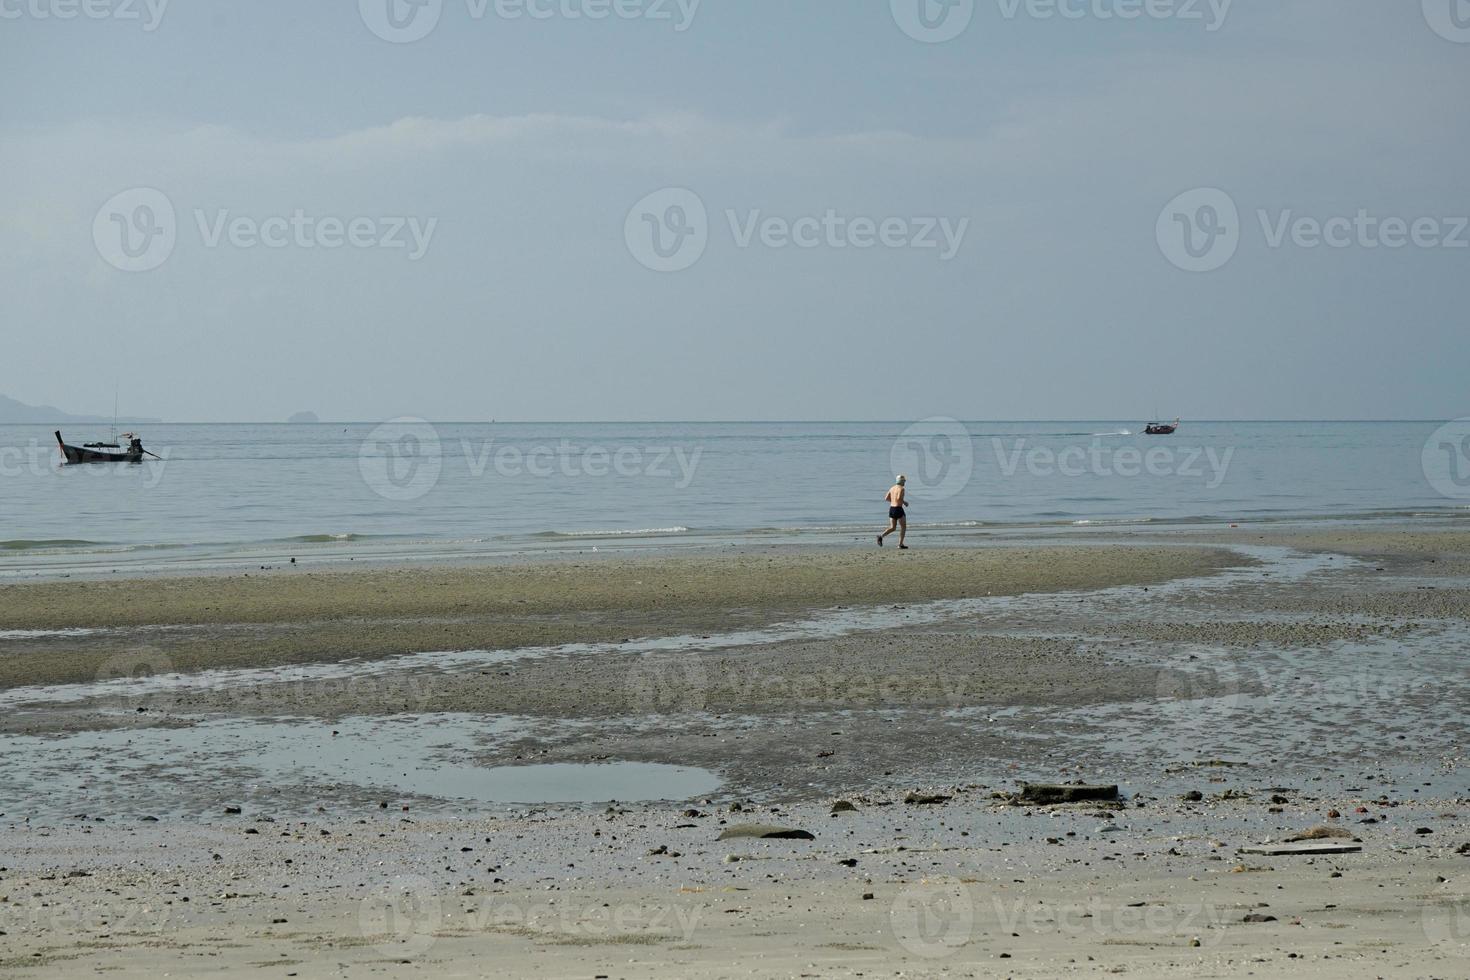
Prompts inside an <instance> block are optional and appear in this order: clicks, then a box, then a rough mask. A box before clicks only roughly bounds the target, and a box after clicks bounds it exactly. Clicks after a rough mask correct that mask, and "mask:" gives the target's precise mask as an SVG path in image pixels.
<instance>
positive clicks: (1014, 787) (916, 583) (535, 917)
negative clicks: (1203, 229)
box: [0, 523, 1470, 978]
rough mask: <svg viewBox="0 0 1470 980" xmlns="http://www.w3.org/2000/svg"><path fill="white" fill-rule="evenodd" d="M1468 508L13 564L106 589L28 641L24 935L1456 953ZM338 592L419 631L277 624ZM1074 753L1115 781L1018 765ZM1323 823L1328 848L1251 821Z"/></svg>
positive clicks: (211, 969) (368, 972) (1198, 971)
mask: <svg viewBox="0 0 1470 980" xmlns="http://www.w3.org/2000/svg"><path fill="white" fill-rule="evenodd" d="M1467 543H1470V539H1467V536H1466V534H1465V532H1464V531H1462V530H1461V529H1460V528H1459V526H1458V525H1457V524H1453V523H1452V524H1447V525H1444V526H1439V525H1428V524H1421V525H1395V526H1393V527H1391V528H1384V527H1362V528H1355V527H1332V528H1324V529H1313V528H1311V527H1293V528H1286V529H1279V530H1274V529H1261V528H1242V529H1229V530H1227V529H1221V530H1220V531H1219V532H1218V533H1201V532H1197V531H1189V532H1179V533H1164V534H1160V533H1159V532H1158V531H1155V530H1148V529H1140V530H1136V531H1128V532H1122V531H1120V532H1111V533H1109V534H1107V535H1106V536H1104V535H1098V534H1091V533H1090V534H1086V535H1080V534H1079V535H1077V536H1070V535H1069V536H1067V538H1066V539H1065V540H1064V541H1060V542H1059V541H1057V540H1043V539H1038V540H1021V541H1008V542H995V541H987V542H986V543H985V546H983V547H979V548H974V549H954V550H946V551H942V552H939V551H936V552H925V551H919V550H916V551H914V552H910V553H906V554H903V555H899V554H896V553H888V552H884V553H881V554H879V553H876V552H873V553H869V552H866V551H862V552H853V553H848V554H843V553H833V552H830V551H795V552H792V551H783V552H776V553H770V554H760V553H742V554H738V555H730V556H693V557H684V558H678V559H671V560H670V561H668V562H653V561H644V560H638V561H629V560H626V559H614V560H610V561H604V560H602V559H590V560H588V561H585V562H577V561H565V560H563V561H561V562H555V563H546V564H540V565H531V564H528V565H525V566H506V567H495V568H461V569H379V570H372V571H367V572H359V573H353V574H348V575H320V574H313V573H310V572H307V573H306V574H302V572H303V571H304V570H302V569H296V570H275V571H272V572H270V573H268V574H267V575H265V576H257V575H255V574H252V575H251V576H250V578H249V580H244V579H243V578H235V579H203V578H195V579H193V580H168V581H164V582H162V583H160V582H159V581H158V580H148V581H142V580H140V581H137V582H119V583H113V582H89V583H71V582H68V583H57V584H49V585H27V586H23V587H16V588H13V589H12V590H10V594H13V595H18V596H20V605H16V606H12V605H10V604H9V603H6V604H5V606H4V608H5V612H4V616H5V617H6V619H5V622H4V624H3V626H0V628H4V629H27V628H28V629H65V628H72V629H75V628H87V627H96V626H99V625H104V624H109V629H112V630H114V631H115V632H112V633H98V634H84V635H69V634H59V635H33V636H30V637H29V638H16V639H6V640H4V641H0V642H3V643H4V645H5V653H6V655H5V657H4V660H5V662H6V663H7V664H13V663H15V662H23V663H24V666H21V667H14V666H12V667H10V668H9V669H12V670H14V671H15V673H13V674H12V675H10V676H11V677H12V678H13V679H12V680H11V681H10V682H9V683H8V684H7V686H6V689H5V690H3V691H0V699H3V701H4V704H5V709H6V710H5V711H4V713H3V715H0V731H3V732H4V733H5V738H6V741H7V750H8V751H7V764H6V776H7V778H6V780H5V781H4V786H3V788H0V841H3V852H4V855H5V860H4V861H3V862H0V863H3V864H4V865H5V866H6V867H5V868H4V870H0V896H3V897H4V899H5V901H3V902H0V931H3V932H4V933H6V935H5V936H3V937H0V943H3V944H4V946H3V948H4V950H5V952H4V953H3V954H0V969H3V970H5V971H6V972H7V973H9V972H14V973H15V974H16V975H20V976H38V977H71V976H77V975H82V974H86V973H91V972H94V971H95V970H97V969H102V968H105V969H107V971H108V972H110V973H114V974H117V975H121V976H133V975H137V976H143V975H153V976H156V975H158V974H159V973H175V974H179V975H190V976H195V975H199V976H204V975H236V974H252V973H253V974H260V975H278V976H292V975H294V976H300V977H326V976H334V977H336V976H344V975H345V976H364V977H366V976H394V977H396V976H429V975H434V976H440V975H442V976H507V975H515V976H557V977H560V976H588V977H595V976H600V975H601V976H609V977H612V976H655V977H723V976H734V975H741V976H746V975H749V976H762V977H764V976H770V977H784V976H793V975H800V974H811V975H822V976H837V977H855V976H858V975H862V976H873V975H878V974H883V975H892V974H894V973H896V972H899V971H901V972H902V973H903V974H904V975H906V976H935V977H938V976H994V975H1004V976H1031V977H1050V976H1056V975H1063V974H1076V975H1085V976H1094V975H1097V976H1101V975H1113V974H1123V975H1128V976H1142V977H1161V978H1162V977H1178V976H1194V975H1199V976H1236V975H1248V974H1254V975H1257V976H1268V975H1269V976H1287V977H1358V976H1363V977H1378V976H1426V977H1428V976H1445V977H1448V976H1460V975H1464V973H1465V972H1466V970H1467V969H1470V873H1467V872H1470V768H1467V766H1470V754H1467V746H1470V719H1467V717H1466V715H1465V711H1464V705H1466V704H1470V622H1467V617H1466V611H1467V609H1470V582H1467V579H1466V577H1465V574H1464V567H1463V564H1462V562H1463V556H1464V554H1465V545H1466V544H1467ZM911 559H918V560H916V561H915V560H911ZM292 575H294V576H296V577H295V578H290V577H288V576H292ZM258 579H259V580H258ZM160 584H162V585H163V586H164V587H165V588H164V596H171V597H164V596H159V595H156V594H153V593H152V591H151V590H156V589H157V588H158V586H159V585H160ZM237 587H238V588H237ZM94 595H95V596H101V597H104V598H100V599H98V600H96V601H97V602H100V603H102V605H101V606H98V605H93V606H91V607H90V608H91V609H98V608H107V609H108V610H109V615H115V614H116V613H117V611H118V610H119V609H120V608H121V607H122V605H124V604H126V605H127V606H128V607H129V608H131V609H132V610H133V612H132V615H134V616H135V617H136V618H135V619H134V620H131V621H130V622H131V624H132V625H126V626H119V625H118V624H117V621H116V619H110V620H108V619H96V620H88V619H87V618H86V616H85V615H84V614H83V613H81V612H79V611H78V610H79V609H81V608H83V607H82V606H79V605H76V602H82V601H84V600H83V598H82V597H86V596H94ZM149 595H153V597H152V598H148V596H149ZM58 596H61V597H67V598H69V599H72V600H76V602H73V603H71V604H70V605H69V608H68V610H66V611H65V612H57V613H55V615H56V616H57V617H59V618H53V619H44V618H42V614H41V612H40V610H42V609H43V607H44V608H50V607H51V604H52V602H53V601H54V600H55V599H56V598H57V597H58ZM181 597H183V598H181ZM520 600H525V601H524V602H522V601H520ZM85 601H91V600H85ZM18 609H19V610H24V611H23V612H20V613H18V612H17V611H16V610H18ZM68 616H70V617H71V618H67V617H68ZM191 616H192V617H193V618H192V619H191V618H190V617H191ZM501 618H503V619H504V622H500V621H499V620H500V619H501ZM444 625H447V626H448V627H449V628H450V629H464V630H466V631H473V630H482V631H485V632H484V633H483V634H475V635H483V636H484V637H486V638H487V641H486V642H484V643H478V644H475V645H461V644H459V643H457V642H454V639H455V637H456V636H458V635H459V634H454V633H451V634H438V633H434V632H432V630H433V629H434V628H435V627H436V626H444ZM337 627H340V628H341V629H342V630H344V631H345V632H344V633H342V634H340V635H341V636H343V637H349V636H350V637H356V638H361V637H365V636H367V635H368V634H371V633H373V632H374V630H375V629H386V630H402V632H398V633H394V634H393V635H394V636H397V637H416V639H414V640H413V642H410V643H408V644H402V643H400V644H399V645H397V646H392V645H386V646H383V647H370V648H369V649H368V652H366V653H364V652H363V651H361V650H359V651H357V652H353V653H349V652H348V651H347V650H345V649H339V648H338V647H337V646H335V645H334V644H330V643H329V644H326V645H325V646H303V647H302V648H301V649H300V651H299V652H297V653H290V652H289V651H288V652H286V653H282V652H281V650H280V649H279V648H272V647H271V646H270V644H272V643H274V642H278V641H279V637H277V636H275V632H276V631H277V630H282V629H285V630H287V631H289V632H290V633H291V635H292V636H293V637H295V639H293V640H292V641H291V642H293V643H294V642H298V641H299V642H301V643H303V644H307V643H308V641H309V636H308V635H309V634H311V633H313V632H315V631H318V630H321V631H326V632H328V633H330V631H331V630H332V629H333V628H337ZM498 629H504V630H509V631H511V632H505V633H496V632H494V631H495V630H498ZM517 630H523V631H525V632H524V633H518V632H514V631H517ZM538 630H544V631H546V632H536V631H538ZM171 634H179V635H178V636H172V635H171ZM466 635H468V633H467V634H466ZM443 636H447V637H448V639H443V638H442V637H443ZM505 637H510V640H509V641H506V640H505V639H504V638H505ZM518 637H519V638H521V639H519V640H517V638H518ZM496 638H500V639H499V640H497V639H496ZM252 639H253V640H254V642H255V643H257V644H261V645H263V646H264V647H265V649H264V651H261V650H254V649H253V646H252ZM170 644H172V645H170ZM138 650H142V653H141V654H138V659H137V661H136V662H135V663H132V665H131V667H130V668H129V669H123V670H117V669H116V668H117V667H118V665H119V664H120V663H122V661H121V660H119V659H118V658H119V657H121V658H122V660H126V659H127V658H128V657H129V656H132V655H133V654H130V653H129V651H135V652H136V651H138ZM216 651H218V652H216ZM476 651H480V652H478V653H477V652H476ZM78 656H80V657H92V658H95V659H94V661H93V662H94V663H104V664H106V663H111V666H110V667H105V668H104V669H103V670H102V672H101V674H100V675H99V674H98V673H97V672H96V671H95V670H94V671H93V672H92V673H88V672H87V670H85V669H82V670H77V671H72V669H71V666H70V665H69V664H68V663H67V660H68V658H72V657H78ZM37 664H39V666H37ZM69 671H71V672H70V673H69ZM72 676H75V677H77V678H79V679H78V681H77V682H76V683H72V682H71V681H70V680H69V679H68V678H70V677H72ZM98 680H101V681H104V683H101V684H98V683H97V681H98ZM18 685H26V686H18ZM1074 782H1083V783H1088V784H1107V785H1113V784H1116V785H1118V786H1119V788H1120V796H1119V799H1118V800H1116V801H1103V802H1089V803H1079V804H1068V805H1059V806H1036V805H1024V804H1023V803H1022V802H1020V801H1018V800H1017V799H1016V794H1017V793H1018V791H1019V790H1020V788H1021V787H1022V785H1023V784H1025V783H1048V784H1065V783H1074ZM742 825H759V826H762V827H767V828H773V829H776V830H784V831H788V832H789V831H798V832H800V833H798V834H795V835H792V834H789V833H788V834H787V835H786V836H785V837H783V838H780V839H762V838H759V837H750V836H743V835H732V834H731V833H730V832H731V831H734V830H735V829H736V828H738V827H741V826H742ZM1301 837H1305V838H1306V840H1307V843H1310V842H1311V841H1319V842H1320V843H1321V845H1323V846H1324V849H1325V850H1324V853H1321V854H1312V853H1291V854H1282V855H1262V854H1257V853H1248V850H1249V849H1258V848H1264V849H1266V850H1273V849H1279V848H1278V847H1277V845H1280V844H1281V843H1283V842H1286V841H1288V840H1291V839H1292V838H1301ZM1348 846H1351V847H1355V848H1359V849H1358V850H1353V851H1349V852H1347V853H1326V852H1325V851H1333V850H1335V851H1342V850H1343V849H1344V848H1345V847H1348Z"/></svg>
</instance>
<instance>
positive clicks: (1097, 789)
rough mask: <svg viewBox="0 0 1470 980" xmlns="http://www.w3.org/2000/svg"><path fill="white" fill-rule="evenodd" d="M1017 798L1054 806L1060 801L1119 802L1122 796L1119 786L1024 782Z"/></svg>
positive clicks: (1035, 803) (1037, 804) (1019, 800)
mask: <svg viewBox="0 0 1470 980" xmlns="http://www.w3.org/2000/svg"><path fill="white" fill-rule="evenodd" d="M1017 800H1018V802H1021V803H1029V804H1032V805H1035V806H1054V805H1056V804H1058V803H1118V802H1121V797H1120V796H1119V795H1118V787H1117V786H1086V785H1083V784H1081V783H1077V784H1063V785H1048V784H1043V783H1023V784H1022V785H1021V794H1020V796H1019V797H1018V798H1017Z"/></svg>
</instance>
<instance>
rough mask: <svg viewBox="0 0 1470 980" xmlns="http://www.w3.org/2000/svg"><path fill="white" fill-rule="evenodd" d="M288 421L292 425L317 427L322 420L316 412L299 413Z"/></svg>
mask: <svg viewBox="0 0 1470 980" xmlns="http://www.w3.org/2000/svg"><path fill="white" fill-rule="evenodd" d="M286 421H287V422H288V423H290V424H292V425H316V424H317V423H318V422H320V421H321V419H319V418H317V414H316V413H315V412H297V413H296V414H295V415H293V416H291V417H290V418H289V419H287V420H286Z"/></svg>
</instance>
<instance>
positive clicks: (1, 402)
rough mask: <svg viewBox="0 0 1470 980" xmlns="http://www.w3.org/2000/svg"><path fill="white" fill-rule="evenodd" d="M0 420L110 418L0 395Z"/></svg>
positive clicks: (146, 421) (44, 421) (90, 420)
mask: <svg viewBox="0 0 1470 980" xmlns="http://www.w3.org/2000/svg"><path fill="white" fill-rule="evenodd" d="M117 421H118V423H119V424H123V423H126V424H127V425H146V424H151V423H154V422H159V421H162V420H161V419H146V418H132V417H130V418H119V419H118V420H117ZM0 422H5V423H20V424H45V425H52V424H60V423H62V422H86V423H95V422H106V423H108V424H109V425H110V424H111V423H112V418H111V417H110V416H105V415H72V414H71V413H70V412H63V411H62V410H61V409H59V408H52V407H51V406H50V405H27V404H25V403H24V402H18V401H16V400H15V399H14V398H9V397H7V396H5V395H0Z"/></svg>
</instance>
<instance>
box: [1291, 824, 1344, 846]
mask: <svg viewBox="0 0 1470 980" xmlns="http://www.w3.org/2000/svg"><path fill="white" fill-rule="evenodd" d="M1343 839H1345V840H1352V839H1353V835H1352V832H1351V831H1348V830H1343V829H1342V828H1341V827H1328V826H1325V825H1324V826H1320V827H1313V828H1312V829H1311V830H1304V831H1302V832H1301V833H1300V834H1297V835H1295V836H1293V837H1288V838H1286V842H1287V843H1288V844H1296V843H1299V842H1301V841H1306V840H1343Z"/></svg>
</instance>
